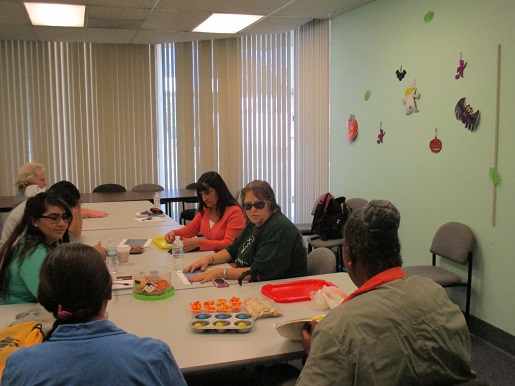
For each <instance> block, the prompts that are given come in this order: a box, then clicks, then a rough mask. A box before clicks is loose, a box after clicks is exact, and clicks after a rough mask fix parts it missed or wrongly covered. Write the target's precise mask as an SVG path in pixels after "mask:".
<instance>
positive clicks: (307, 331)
mask: <svg viewBox="0 0 515 386" xmlns="http://www.w3.org/2000/svg"><path fill="white" fill-rule="evenodd" d="M317 324H318V320H312V321H311V322H306V323H304V326H302V330H301V331H300V336H301V339H302V345H303V346H304V350H305V351H306V354H308V355H309V351H310V350H311V336H312V335H313V331H314V330H315V327H316V325H317Z"/></svg>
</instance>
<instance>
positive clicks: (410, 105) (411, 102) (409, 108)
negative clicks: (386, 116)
mask: <svg viewBox="0 0 515 386" xmlns="http://www.w3.org/2000/svg"><path fill="white" fill-rule="evenodd" d="M404 95H405V96H406V98H403V99H402V103H403V104H405V105H406V115H411V114H412V113H418V109H417V103H416V102H415V99H420V94H418V93H417V80H416V79H415V80H414V81H413V83H412V84H410V85H409V86H408V88H407V89H406V91H405V92H404Z"/></svg>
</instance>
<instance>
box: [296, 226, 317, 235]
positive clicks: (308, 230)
mask: <svg viewBox="0 0 515 386" xmlns="http://www.w3.org/2000/svg"><path fill="white" fill-rule="evenodd" d="M295 226H296V227H297V228H298V229H299V231H300V233H301V234H303V235H305V236H307V235H312V234H313V231H312V230H311V223H309V224H308V223H305V224H298V223H295Z"/></svg>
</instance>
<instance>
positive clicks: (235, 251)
mask: <svg viewBox="0 0 515 386" xmlns="http://www.w3.org/2000/svg"><path fill="white" fill-rule="evenodd" d="M241 200H242V206H243V209H244V210H245V213H246V215H247V218H248V220H249V221H248V222H247V226H246V227H245V229H243V232H242V233H241V234H240V235H239V236H238V237H237V238H236V239H235V240H234V242H233V243H232V244H231V245H229V246H228V247H227V248H225V249H223V250H221V251H219V252H217V253H215V254H214V255H208V256H204V257H202V258H201V259H199V260H197V261H196V262H195V263H193V264H191V265H189V266H188V267H186V268H185V269H184V271H185V272H194V271H195V270H197V269H200V271H202V272H200V273H199V274H197V275H194V276H192V277H191V278H190V281H192V282H201V283H205V282H207V281H210V280H213V279H218V278H224V279H238V278H240V275H242V274H246V273H247V272H248V273H249V275H251V276H252V277H253V278H254V279H255V280H274V279H284V278H290V277H299V276H306V275H307V260H306V249H305V248H304V245H303V244H302V236H301V234H300V232H299V230H298V229H297V227H296V226H295V225H294V224H293V223H292V222H291V221H290V220H289V219H288V218H287V217H286V216H285V215H284V214H283V213H281V208H280V207H279V205H278V204H277V202H276V199H275V193H274V191H273V190H272V187H271V186H270V184H269V183H268V182H266V181H259V180H256V181H252V182H251V183H249V184H247V186H245V188H243V189H242V191H241ZM223 263H235V268H211V269H207V267H208V266H210V265H216V264H223ZM249 271H250V272H249Z"/></svg>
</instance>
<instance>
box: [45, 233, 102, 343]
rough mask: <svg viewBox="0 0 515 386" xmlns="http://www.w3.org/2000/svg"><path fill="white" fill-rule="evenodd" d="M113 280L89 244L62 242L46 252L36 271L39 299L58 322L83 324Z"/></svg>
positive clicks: (54, 327) (92, 314)
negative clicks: (37, 271)
mask: <svg viewBox="0 0 515 386" xmlns="http://www.w3.org/2000/svg"><path fill="white" fill-rule="evenodd" d="M111 288H112V279H111V275H110V274H109V271H108V270H107V267H106V264H105V262H104V260H102V258H101V257H100V254H99V253H98V252H97V251H96V250H95V249H94V248H93V247H90V246H88V245H84V244H80V243H71V244H62V245H60V246H58V247H57V248H55V249H54V250H53V251H52V252H50V253H49V254H48V256H47V257H46V259H45V260H44V261H43V264H42V265H41V270H40V272H39V288H38V302H39V303H41V305H42V306H43V307H45V309H46V310H47V311H49V312H52V313H53V314H54V316H55V317H56V321H55V323H54V326H53V328H52V330H51V331H50V332H49V333H48V334H47V336H46V339H48V338H49V337H50V336H51V334H52V332H53V331H54V330H55V329H56V328H57V326H59V325H60V324H75V323H86V322H89V321H91V320H92V319H93V318H94V317H95V316H97V315H98V314H99V313H100V310H101V309H102V305H103V303H104V301H105V300H109V299H110V298H111Z"/></svg>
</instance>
